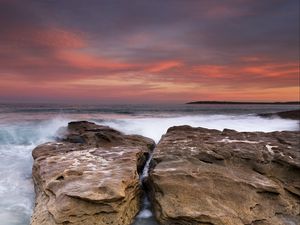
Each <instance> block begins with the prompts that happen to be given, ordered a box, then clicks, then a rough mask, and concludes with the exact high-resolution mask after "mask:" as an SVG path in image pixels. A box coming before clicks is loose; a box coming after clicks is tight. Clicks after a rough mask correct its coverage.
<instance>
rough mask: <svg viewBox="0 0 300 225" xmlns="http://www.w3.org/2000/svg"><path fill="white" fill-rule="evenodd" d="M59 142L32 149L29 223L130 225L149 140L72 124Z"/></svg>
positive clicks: (135, 206) (75, 123)
mask: <svg viewBox="0 0 300 225" xmlns="http://www.w3.org/2000/svg"><path fill="white" fill-rule="evenodd" d="M60 132H61V135H62V138H61V139H59V140H58V141H57V142H53V143H45V144H43V145H40V146H38V147H37V148H35V149H34V150H33V153H32V155H33V158H34V165H33V180H34V184H35V190H36V205H35V209H34V213H33V216H32V220H31V224H32V225H41V224H43V225H56V224H70V225H71V224H74V225H75V224H76V225H81V224H82V225H83V224H84V225H89V224H99V225H102V224H103V225H104V224H112V225H114V224H116V225H117V224H118V225H126V224H130V223H131V222H132V220H133V218H134V217H135V215H136V214H137V213H138V211H139V206H140V199H141V195H142V191H141V188H140V183H139V173H141V171H142V168H143V166H144V164H145V162H146V157H147V155H148V154H149V152H150V151H152V149H153V147H154V144H155V143H154V141H152V140H151V139H149V138H145V137H142V136H138V135H124V134H122V133H121V132H119V131H116V130H114V129H112V128H109V127H106V126H99V125H96V124H94V123H89V122H85V121H80V122H71V123H69V125H68V127H67V129H64V130H60Z"/></svg>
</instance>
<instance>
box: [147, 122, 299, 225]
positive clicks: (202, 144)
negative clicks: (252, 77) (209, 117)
mask: <svg viewBox="0 0 300 225" xmlns="http://www.w3.org/2000/svg"><path fill="white" fill-rule="evenodd" d="M299 141H300V134H299V132H272V133H263V132H251V133H250V132H236V131H234V130H228V129H225V130H224V131H223V132H222V131H218V130H211V129H204V128H192V127H189V126H179V127H172V128H170V129H169V130H168V132H167V133H166V134H165V135H164V136H163V137H162V139H161V141H160V142H159V144H158V145H157V147H156V148H155V151H154V154H153V161H152V168H151V170H150V175H149V178H148V180H147V186H148V189H149V191H150V198H151V200H152V202H153V205H154V210H155V214H156V217H157V219H158V221H159V222H160V223H161V224H163V225H171V224H172V225H176V224H178V225H179V224H180V225H200V224H210V225H279V224H280V225H282V224H289V225H298V224H300V148H299V147H300V143H299Z"/></svg>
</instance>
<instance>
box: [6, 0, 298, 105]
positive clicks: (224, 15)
mask: <svg viewBox="0 0 300 225" xmlns="http://www.w3.org/2000/svg"><path fill="white" fill-rule="evenodd" d="M196 100H222V101H224V100H225V101H226V100H227V101H297V100H299V1H298V0H223V1H220V0H151V1H150V0H19V1H18V0H0V102H40V103H41V102H43V103H50V102H51V103H55V102H57V103H117V104H119V103H182V102H189V101H196Z"/></svg>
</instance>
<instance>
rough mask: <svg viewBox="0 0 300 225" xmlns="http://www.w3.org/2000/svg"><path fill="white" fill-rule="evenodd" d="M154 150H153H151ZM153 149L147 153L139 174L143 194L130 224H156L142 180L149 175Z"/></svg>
mask: <svg viewBox="0 0 300 225" xmlns="http://www.w3.org/2000/svg"><path fill="white" fill-rule="evenodd" d="M153 151H154V150H153ZM153 151H152V152H151V153H150V154H149V156H148V159H147V161H146V163H145V166H144V168H143V172H142V174H141V175H140V184H141V187H142V189H143V190H144V196H143V199H142V202H141V208H140V212H139V213H138V214H137V216H136V218H135V219H134V222H133V224H132V225H158V223H157V221H156V219H155V217H154V214H153V212H152V204H151V202H150V200H149V197H148V193H147V191H146V190H145V188H144V184H143V183H144V181H145V179H146V178H147V177H148V175H149V169H150V163H151V160H152V155H153Z"/></svg>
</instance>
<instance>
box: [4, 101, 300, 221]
mask: <svg viewBox="0 0 300 225" xmlns="http://www.w3.org/2000/svg"><path fill="white" fill-rule="evenodd" d="M297 108H298V106H295V105H294V106H286V105H285V106H278V105H275V106H272V105H271V106H270V105H258V106H255V105H249V106H245V105H243V106H239V105H235V106H228V105H224V106H220V105H218V106H216V105H215V106H214V105H201V106H187V105H179V106H142V105H141V106H84V107H82V106H55V105H54V106H53V105H51V106H49V105H42V106H36V105H30V106H28V105H0V199H1V200H0V224H4V225H26V224H29V221H30V216H31V213H32V208H33V205H34V189H33V182H32V178H31V168H32V163H33V160H32V156H31V152H32V150H33V148H34V147H36V146H37V145H39V144H41V143H44V142H47V141H52V140H54V137H55V135H56V131H57V130H58V128H60V127H62V126H67V123H68V122H69V121H72V120H90V121H94V122H96V123H99V124H103V125H108V126H111V127H113V128H115V129H118V130H120V131H123V132H124V133H126V134H140V135H143V136H147V137H150V138H152V139H154V140H155V141H156V142H158V141H159V140H160V138H161V136H162V135H163V134H164V133H165V132H166V131H167V129H168V128H169V127H171V126H175V125H190V126H194V127H205V128H213V129H219V130H222V129H224V128H229V129H235V130H238V131H265V132H269V131H281V130H298V129H299V123H298V122H297V121H293V120H284V119H280V118H276V117H274V118H261V117H258V116H256V115H255V113H266V112H277V111H285V110H291V109H297ZM145 202H146V203H147V199H145ZM145 207H146V208H145V210H144V211H142V212H141V213H140V214H139V217H138V218H137V222H136V223H135V224H153V223H152V222H151V218H152V217H153V216H152V215H151V212H150V211H149V210H148V209H149V207H148V206H147V204H145Z"/></svg>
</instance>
